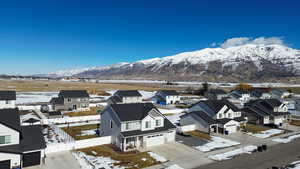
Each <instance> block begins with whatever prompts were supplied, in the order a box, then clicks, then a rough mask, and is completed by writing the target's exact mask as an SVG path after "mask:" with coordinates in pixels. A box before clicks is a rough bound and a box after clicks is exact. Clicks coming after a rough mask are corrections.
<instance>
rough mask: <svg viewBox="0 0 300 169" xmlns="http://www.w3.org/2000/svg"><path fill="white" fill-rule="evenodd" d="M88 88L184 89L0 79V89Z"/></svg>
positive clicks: (96, 90) (98, 91) (96, 91)
mask: <svg viewBox="0 0 300 169" xmlns="http://www.w3.org/2000/svg"><path fill="white" fill-rule="evenodd" d="M76 89H77V90H87V91H89V93H90V94H101V95H102V94H106V95H107V93H106V92H104V91H106V90H118V89H121V90H146V91H156V90H159V89H174V90H184V89H185V88H179V87H174V86H165V85H161V84H109V83H92V82H62V81H29V80H0V90H16V91H19V92H20V91H22V92H30V91H59V90H76Z"/></svg>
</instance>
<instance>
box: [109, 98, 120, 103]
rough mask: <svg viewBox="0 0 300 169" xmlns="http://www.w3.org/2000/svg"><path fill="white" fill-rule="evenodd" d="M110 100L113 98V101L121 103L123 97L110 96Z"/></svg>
mask: <svg viewBox="0 0 300 169" xmlns="http://www.w3.org/2000/svg"><path fill="white" fill-rule="evenodd" d="M108 100H111V101H112V102H113V103H121V102H122V100H121V98H120V97H118V96H110V97H109V98H108Z"/></svg>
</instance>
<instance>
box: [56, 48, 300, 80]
mask: <svg viewBox="0 0 300 169" xmlns="http://www.w3.org/2000/svg"><path fill="white" fill-rule="evenodd" d="M55 75H57V76H80V77H97V78H123V79H124V78H130V79H133V78H134V79H166V78H169V79H176V80H195V79H209V80H213V79H227V80H232V79H252V80H253V79H260V78H262V77H264V78H266V77H287V76H298V75H300V51H299V50H296V49H292V48H290V47H287V46H284V45H278V44H273V45H263V44H246V45H241V46H235V47H228V48H206V49H202V50H197V51H192V52H184V53H179V54H177V55H173V56H166V57H162V58H153V59H149V60H141V61H137V62H133V63H120V64H115V65H111V66H105V67H95V68H86V69H74V70H69V71H59V72H56V73H55Z"/></svg>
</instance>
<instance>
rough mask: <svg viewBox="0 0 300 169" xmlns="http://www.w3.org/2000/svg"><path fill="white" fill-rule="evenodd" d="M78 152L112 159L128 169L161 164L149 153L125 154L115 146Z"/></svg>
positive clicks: (103, 146)
mask: <svg viewBox="0 0 300 169" xmlns="http://www.w3.org/2000/svg"><path fill="white" fill-rule="evenodd" d="M77 151H81V152H84V153H85V154H87V155H91V156H100V157H110V158H111V159H113V160H116V161H119V162H117V163H115V165H120V166H124V167H126V168H134V169H135V168H145V167H149V166H152V165H156V164H159V163H160V162H157V161H156V160H155V159H154V158H152V157H151V156H150V155H149V154H148V153H147V152H129V153H124V152H120V151H118V150H117V148H116V147H115V146H114V145H102V146H96V147H90V148H84V149H79V150H77ZM95 154H96V155H95Z"/></svg>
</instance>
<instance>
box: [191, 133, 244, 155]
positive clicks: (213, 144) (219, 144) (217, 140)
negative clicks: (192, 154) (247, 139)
mask: <svg viewBox="0 0 300 169" xmlns="http://www.w3.org/2000/svg"><path fill="white" fill-rule="evenodd" d="M239 144H240V143H239V142H235V141H231V140H227V139H224V138H221V137H215V136H213V137H212V138H211V141H210V142H208V143H206V144H204V145H202V146H196V147H195V148H196V149H197V150H200V151H203V152H208V151H212V150H215V149H220V148H226V147H231V146H236V145H239Z"/></svg>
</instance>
